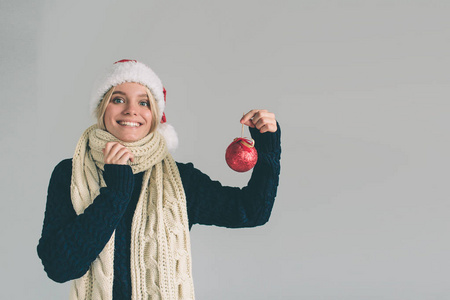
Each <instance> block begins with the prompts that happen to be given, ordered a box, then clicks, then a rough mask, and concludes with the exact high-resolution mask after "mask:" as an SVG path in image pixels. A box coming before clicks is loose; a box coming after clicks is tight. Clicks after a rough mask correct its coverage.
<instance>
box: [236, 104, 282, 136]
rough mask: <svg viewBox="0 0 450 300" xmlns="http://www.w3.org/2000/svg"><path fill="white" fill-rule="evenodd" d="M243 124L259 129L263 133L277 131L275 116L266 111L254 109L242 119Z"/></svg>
mask: <svg viewBox="0 0 450 300" xmlns="http://www.w3.org/2000/svg"><path fill="white" fill-rule="evenodd" d="M241 123H242V124H244V125H247V126H250V127H252V128H255V127H256V128H257V129H258V130H259V131H260V132H261V133H264V132H275V131H277V121H276V119H275V114H273V113H271V112H269V111H267V110H265V109H253V110H251V111H249V112H248V113H246V114H245V115H244V116H243V117H242V118H241Z"/></svg>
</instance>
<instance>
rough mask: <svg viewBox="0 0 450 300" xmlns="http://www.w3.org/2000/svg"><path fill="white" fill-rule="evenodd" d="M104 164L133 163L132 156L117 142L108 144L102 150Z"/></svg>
mask: <svg viewBox="0 0 450 300" xmlns="http://www.w3.org/2000/svg"><path fill="white" fill-rule="evenodd" d="M103 160H104V162H105V164H115V165H126V164H127V163H128V160H130V161H132V162H133V161H134V155H133V153H131V151H130V150H128V149H127V148H126V147H125V146H123V145H121V144H120V143H118V142H108V143H106V145H105V148H104V149H103Z"/></svg>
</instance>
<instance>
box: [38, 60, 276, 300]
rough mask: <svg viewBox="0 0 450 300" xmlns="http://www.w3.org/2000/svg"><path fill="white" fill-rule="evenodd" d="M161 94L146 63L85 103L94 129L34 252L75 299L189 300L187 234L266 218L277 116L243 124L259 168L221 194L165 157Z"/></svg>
mask: <svg viewBox="0 0 450 300" xmlns="http://www.w3.org/2000/svg"><path fill="white" fill-rule="evenodd" d="M165 94H166V93H165V89H164V87H163V86H162V83H161V81H160V80H159V78H158V77H157V76H156V74H155V73H153V71H152V70H151V69H150V68H148V67H147V66H145V65H144V64H142V63H140V62H137V61H133V60H121V61H118V62H116V63H115V64H114V65H113V66H112V68H111V70H110V71H109V72H108V73H107V74H106V76H105V77H104V78H103V81H101V82H100V84H99V87H98V89H97V90H96V93H95V94H94V96H93V98H92V100H91V104H92V108H93V109H94V111H95V113H96V116H97V123H98V124H96V125H93V126H91V127H90V128H88V129H87V130H86V131H85V132H84V134H83V135H82V137H81V138H80V140H79V142H78V144H77V147H76V150H75V154H74V156H73V158H72V159H66V160H63V161H62V162H60V163H59V164H58V165H57V166H56V167H55V169H54V171H53V174H52V177H51V179H50V184H49V188H48V196H47V205H46V212H45V219H44V225H43V230H42V237H41V239H40V240H39V245H38V247H37V250H38V254H39V257H40V258H41V260H42V263H43V265H44V269H45V271H46V272H47V274H48V276H49V277H50V278H51V279H53V280H54V281H57V282H65V281H68V280H73V284H72V288H71V299H144V298H145V299H147V298H151V299H194V288H193V281H192V271H191V254H190V240H189V230H190V228H191V227H192V225H193V224H205V225H217V226H225V227H230V228H239V227H253V226H258V225H262V224H264V223H265V222H267V220H268V218H269V216H270V212H271V209H272V206H273V201H274V199H275V195H276V189H277V185H278V176H279V171H280V164H279V160H280V153H281V149H280V129H279V126H278V124H277V122H276V120H275V116H274V115H273V114H272V113H270V112H267V111H265V110H252V111H250V112H249V113H247V114H246V115H244V116H243V117H242V119H241V123H242V124H245V125H247V126H249V127H250V132H251V134H252V137H253V138H254V140H255V141H256V148H257V150H258V154H259V158H258V162H257V164H256V166H255V168H254V171H253V173H252V177H251V179H250V181H249V183H248V185H247V186H246V187H244V188H242V189H240V188H232V187H224V186H222V185H221V184H220V183H219V182H217V181H212V180H211V179H210V178H209V177H208V176H207V175H205V174H203V173H201V172H200V171H199V170H197V169H195V168H194V166H193V165H192V164H191V163H188V164H182V163H176V162H175V161H174V160H173V158H172V156H171V155H170V154H169V152H168V149H169V150H170V149H174V148H175V147H176V146H177V143H178V142H177V137H176V133H175V131H174V129H173V127H171V126H170V125H168V124H167V123H166V118H165V115H164V108H165Z"/></svg>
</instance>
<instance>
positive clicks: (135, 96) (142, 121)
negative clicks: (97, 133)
mask: <svg viewBox="0 0 450 300" xmlns="http://www.w3.org/2000/svg"><path fill="white" fill-rule="evenodd" d="M103 120H104V122H105V127H106V130H107V131H108V132H109V133H111V134H112V135H114V136H115V137H116V138H118V139H119V140H121V141H124V142H134V141H137V140H140V139H142V138H143V137H145V136H146V135H147V134H148V133H149V132H150V128H151V122H152V112H151V110H150V99H148V95H147V89H146V88H145V87H144V86H143V85H141V84H139V83H134V82H125V83H122V84H120V85H117V86H116V87H115V88H114V92H113V94H112V96H111V100H110V102H109V103H108V105H107V107H106V111H105V116H104V119H103Z"/></svg>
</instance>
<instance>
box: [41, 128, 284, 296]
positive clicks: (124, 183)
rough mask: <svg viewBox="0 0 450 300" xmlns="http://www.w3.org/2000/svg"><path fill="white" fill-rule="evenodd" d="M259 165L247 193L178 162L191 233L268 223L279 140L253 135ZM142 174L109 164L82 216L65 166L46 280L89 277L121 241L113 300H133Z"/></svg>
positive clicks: (55, 187) (45, 250)
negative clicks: (111, 244) (199, 228)
mask: <svg viewBox="0 0 450 300" xmlns="http://www.w3.org/2000/svg"><path fill="white" fill-rule="evenodd" d="M250 132H251V135H252V137H253V139H254V140H255V145H256V149H257V150H258V162H257V164H256V166H255V167H254V169H253V172H252V176H251V178H250V181H249V182H248V185H247V186H246V187H244V188H242V189H241V188H235V187H226V186H222V185H221V184H220V182H218V181H213V180H211V179H210V178H209V177H208V176H207V175H205V174H203V173H202V172H200V171H199V170H197V169H196V168H194V166H193V165H192V163H188V164H182V163H177V166H178V169H179V171H180V176H181V181H182V183H183V187H184V191H185V193H186V202H187V213H188V219H189V229H190V228H191V227H192V225H193V224H203V225H217V226H224V227H229V228H240V227H254V226H259V225H262V224H264V223H266V222H267V221H268V219H269V216H270V213H271V210H272V206H273V203H274V200H275V195H276V191H277V186H278V177H279V173H280V154H281V147H280V136H281V131H280V127H279V125H278V130H277V132H275V133H263V134H261V133H259V131H258V130H256V129H253V128H250ZM143 174H144V172H141V173H138V174H134V175H133V173H132V171H131V167H130V166H128V165H105V171H104V173H103V177H104V179H105V183H106V187H104V188H101V189H100V195H99V196H98V197H97V198H95V199H94V202H93V203H92V204H91V205H90V206H89V207H87V208H86V210H85V211H84V213H82V214H80V215H77V214H76V213H75V211H74V209H73V206H72V201H71V199H70V182H71V176H72V160H71V159H66V160H63V161H62V162H60V163H59V164H58V165H57V166H56V167H55V169H54V171H53V173H52V176H51V179H50V184H49V187H48V195H47V205H46V211H45V219H44V225H43V229H42V236H41V239H40V240H39V245H38V246H37V251H38V255H39V257H40V258H41V260H42V264H43V265H44V269H45V271H46V272H47V275H48V277H50V278H51V279H53V280H54V281H56V282H65V281H68V280H72V279H76V278H79V277H81V276H83V275H84V274H85V273H86V272H87V271H88V269H89V266H90V264H91V263H92V262H93V261H94V260H95V259H96V257H97V256H98V255H99V253H100V252H101V251H102V250H103V248H104V246H105V245H106V243H107V242H108V241H109V239H110V237H111V235H112V233H113V232H114V230H115V232H116V235H115V252H114V283H113V298H114V299H130V298H131V277H130V240H131V222H132V218H133V213H134V210H135V208H136V204H137V201H138V198H139V193H140V190H141V185H142V177H143Z"/></svg>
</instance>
